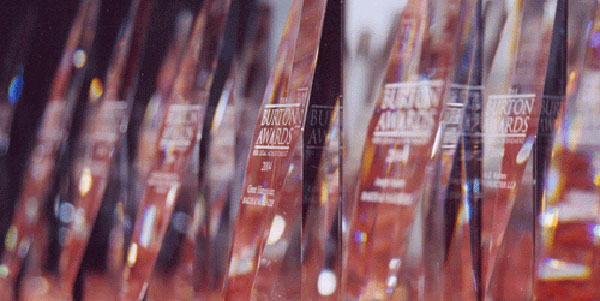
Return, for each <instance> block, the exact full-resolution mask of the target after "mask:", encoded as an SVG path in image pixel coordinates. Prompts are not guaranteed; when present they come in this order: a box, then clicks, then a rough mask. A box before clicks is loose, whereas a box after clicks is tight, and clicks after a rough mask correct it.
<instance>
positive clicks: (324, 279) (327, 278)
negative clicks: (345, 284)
mask: <svg viewBox="0 0 600 301" xmlns="http://www.w3.org/2000/svg"><path fill="white" fill-rule="evenodd" d="M336 287H337V278H336V277H335V273H334V272H333V271H331V270H322V271H321V272H320V273H319V278H318V281H317V289H318V290H319V295H322V296H329V295H332V294H333V293H335V289H336Z"/></svg>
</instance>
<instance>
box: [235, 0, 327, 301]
mask: <svg viewBox="0 0 600 301" xmlns="http://www.w3.org/2000/svg"><path fill="white" fill-rule="evenodd" d="M325 7H326V1H323V0H306V1H302V0H295V1H293V3H292V7H291V9H290V13H289V15H288V20H287V23H286V26H285V30H284V33H283V36H282V39H281V42H280V45H279V50H278V53H277V58H276V63H275V66H274V69H273V70H272V73H271V78H270V79H269V84H268V85H267V89H266V91H265V95H264V101H263V106H262V108H261V110H260V113H259V118H258V122H257V125H256V127H255V131H254V136H253V138H252V139H253V140H252V143H253V144H252V148H251V150H250V156H249V158H248V164H247V171H246V178H245V182H244V185H243V190H242V196H241V201H240V209H239V213H238V218H237V221H236V225H235V230H234V237H233V243H232V250H231V256H230V262H229V269H228V275H227V280H226V281H227V283H226V286H225V299H227V300H238V299H244V298H248V297H250V298H257V299H264V298H275V297H276V296H278V295H279V296H281V297H282V298H293V299H297V298H300V291H299V283H298V282H296V283H294V284H293V285H291V286H290V287H289V288H286V287H284V286H282V285H273V282H279V283H280V281H286V278H287V277H286V276H290V275H298V276H299V274H300V271H299V270H300V264H299V253H300V235H299V233H300V231H301V219H298V217H299V216H301V210H297V209H298V208H300V207H301V198H302V188H301V187H302V186H301V178H302V176H301V170H302V168H301V167H300V166H299V164H301V155H302V152H301V147H300V145H301V142H300V141H302V138H301V128H302V126H303V125H304V122H305V116H306V113H305V112H306V110H307V103H308V101H309V97H310V91H311V88H312V84H313V75H314V72H315V70H314V68H315V64H316V63H317V53H318V51H317V50H318V46H319V40H320V36H321V28H322V23H323V17H324V14H325ZM292 162H294V163H293V164H291V163H292ZM286 183H290V184H291V183H294V184H292V185H290V184H286ZM284 194H285V195H286V196H288V197H284ZM287 210H289V215H283V211H287ZM298 214H300V215H298ZM293 244H296V246H294V245H293ZM275 245H278V246H279V247H275ZM288 250H290V251H291V252H292V253H290V254H289V255H288V256H285V255H286V253H287V251H288ZM293 251H296V253H293ZM290 264H291V265H290ZM290 266H295V267H296V270H290V274H287V275H286V274H285V273H282V272H281V271H282V270H285V269H286V268H289V267H290ZM296 280H298V278H296Z"/></svg>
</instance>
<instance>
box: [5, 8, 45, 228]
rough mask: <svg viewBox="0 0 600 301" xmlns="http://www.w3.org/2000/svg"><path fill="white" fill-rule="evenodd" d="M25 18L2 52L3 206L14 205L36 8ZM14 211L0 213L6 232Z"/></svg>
mask: <svg viewBox="0 0 600 301" xmlns="http://www.w3.org/2000/svg"><path fill="white" fill-rule="evenodd" d="M18 17H19V18H21V19H20V20H19V21H18V22H16V24H15V25H14V26H11V27H9V28H8V29H6V30H7V31H9V33H8V34H7V35H5V36H6V37H7V39H8V40H7V42H6V44H5V45H4V47H3V48H2V50H0V51H1V53H2V54H1V55H0V64H1V66H2V71H1V72H0V89H2V90H0V91H3V92H2V93H0V206H3V207H4V208H10V205H11V203H12V200H11V199H12V198H10V197H9V195H10V192H9V190H10V188H11V186H12V185H11V184H10V182H11V180H10V178H15V177H14V176H12V175H11V168H10V167H11V164H10V162H9V161H11V159H12V158H11V157H10V155H9V154H8V148H9V145H10V136H11V127H12V122H13V116H14V115H15V108H16V106H17V103H19V101H20V100H21V99H22V98H23V97H22V95H23V86H24V73H25V64H26V61H27V59H28V57H29V52H30V48H31V41H32V37H33V33H34V32H35V31H34V30H33V29H34V26H35V25H36V20H37V12H36V10H35V9H33V8H32V7H26V8H25V10H24V11H23V12H22V13H21V14H18ZM10 214H11V210H8V209H5V210H3V212H0V233H6V230H7V228H8V227H9V224H10Z"/></svg>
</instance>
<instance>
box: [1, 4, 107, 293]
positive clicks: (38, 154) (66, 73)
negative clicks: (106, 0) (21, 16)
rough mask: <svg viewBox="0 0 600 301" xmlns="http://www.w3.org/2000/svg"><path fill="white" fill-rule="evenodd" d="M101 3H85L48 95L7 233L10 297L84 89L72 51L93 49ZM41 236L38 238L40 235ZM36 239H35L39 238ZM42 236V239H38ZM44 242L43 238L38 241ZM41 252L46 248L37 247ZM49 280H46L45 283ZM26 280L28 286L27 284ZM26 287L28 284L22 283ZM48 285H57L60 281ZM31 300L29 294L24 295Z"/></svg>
mask: <svg viewBox="0 0 600 301" xmlns="http://www.w3.org/2000/svg"><path fill="white" fill-rule="evenodd" d="M98 6H99V1H97V0H83V1H82V2H81V4H80V6H79V10H78V11H77V15H76V17H75V20H74V22H73V25H72V27H71V31H70V32H69V36H68V39H67V43H66V45H65V49H64V51H63V55H62V58H61V62H60V65H59V66H58V69H57V71H56V73H55V75H54V80H53V83H52V86H51V90H50V92H49V97H48V104H47V105H46V110H45V112H44V117H43V119H42V123H41V126H40V129H39V133H38V136H37V140H36V144H35V147H34V149H33V152H32V155H31V158H30V161H29V165H28V167H27V170H26V171H25V176H24V179H23V184H22V188H21V193H20V196H19V200H18V204H17V208H16V210H15V213H14V215H13V219H12V223H11V226H10V229H9V231H8V233H7V236H6V240H5V241H7V242H8V243H6V245H5V249H4V253H3V254H2V260H1V262H0V269H1V270H3V271H5V272H3V273H2V279H1V281H0V286H2V287H1V288H0V291H1V292H2V294H5V296H3V297H4V298H5V299H10V298H11V297H10V295H11V294H12V290H13V288H14V283H13V282H14V281H15V280H16V277H17V275H18V274H19V271H20V270H21V265H22V263H23V259H24V258H25V256H26V255H27V254H28V251H29V247H30V245H31V244H32V239H33V235H34V233H36V234H37V235H39V236H42V232H43V230H44V229H43V224H44V223H43V219H44V218H42V217H41V214H40V212H41V210H42V208H43V207H44V200H45V198H46V194H47V193H48V188H49V184H50V181H51V175H52V173H53V171H54V166H55V162H56V160H57V158H58V155H59V152H60V149H63V148H64V145H63V144H64V140H65V139H66V136H67V135H66V133H67V132H68V130H69V127H70V123H71V122H70V121H71V115H72V112H73V107H74V104H75V102H76V100H77V95H78V94H79V90H80V88H81V86H82V81H83V75H84V72H85V70H84V69H85V68H79V69H77V68H76V67H75V66H74V64H73V60H72V57H73V53H74V52H75V51H76V50H77V49H83V50H84V51H89V49H90V46H91V42H92V41H93V38H94V35H95V31H96V19H97V14H98V10H99V7H98ZM39 236H38V237H39ZM38 237H36V240H38ZM39 238H42V237H39ZM39 240H40V241H41V240H42V239H39ZM39 247H40V249H43V246H39ZM40 281H42V282H47V281H48V280H46V279H41V280H40ZM24 282H27V281H26V280H25V281H24ZM24 285H26V283H24ZM50 285H53V286H56V285H57V284H56V283H51V284H50ZM23 297H24V298H25V299H27V296H23Z"/></svg>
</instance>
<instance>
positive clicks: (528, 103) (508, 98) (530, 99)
mask: <svg viewBox="0 0 600 301" xmlns="http://www.w3.org/2000/svg"><path fill="white" fill-rule="evenodd" d="M535 101H536V99H535V94H515V95H490V96H488V98H487V103H486V105H485V115H484V118H485V120H486V121H485V128H484V134H483V135H484V136H485V137H488V138H505V142H507V143H523V142H524V141H525V140H524V139H525V137H527V132H528V130H529V127H530V126H537V122H538V119H537V118H534V116H533V114H534V108H535V107H534V106H535ZM531 122H534V123H535V124H530V123H531Z"/></svg>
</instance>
